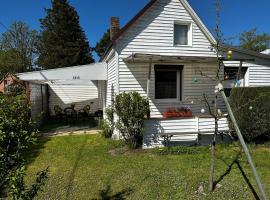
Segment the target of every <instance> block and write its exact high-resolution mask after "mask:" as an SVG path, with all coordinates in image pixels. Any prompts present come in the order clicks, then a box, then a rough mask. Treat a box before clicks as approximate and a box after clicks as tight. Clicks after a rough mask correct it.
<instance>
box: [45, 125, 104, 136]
mask: <svg viewBox="0 0 270 200" xmlns="http://www.w3.org/2000/svg"><path fill="white" fill-rule="evenodd" d="M99 131H100V130H99V129H98V128H97V127H94V128H89V127H87V126H86V127H70V126H63V127H59V128H57V129H56V130H55V131H52V132H48V133H40V134H41V135H42V136H45V137H55V136H67V135H92V134H99Z"/></svg>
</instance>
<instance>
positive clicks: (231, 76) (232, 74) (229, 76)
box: [224, 67, 247, 80]
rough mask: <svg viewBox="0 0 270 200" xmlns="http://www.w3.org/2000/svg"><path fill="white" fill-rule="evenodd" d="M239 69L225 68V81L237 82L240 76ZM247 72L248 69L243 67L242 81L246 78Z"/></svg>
mask: <svg viewBox="0 0 270 200" xmlns="http://www.w3.org/2000/svg"><path fill="white" fill-rule="evenodd" d="M238 70H239V68H238V67H225V69H224V79H225V80H236V79H237V75H238ZM246 72H247V67H242V70H241V74H240V76H241V79H242V78H244V77H245V74H246Z"/></svg>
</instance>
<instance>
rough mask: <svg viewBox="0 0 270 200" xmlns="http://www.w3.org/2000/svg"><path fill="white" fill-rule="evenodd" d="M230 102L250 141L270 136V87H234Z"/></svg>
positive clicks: (244, 133) (244, 134)
mask: <svg viewBox="0 0 270 200" xmlns="http://www.w3.org/2000/svg"><path fill="white" fill-rule="evenodd" d="M230 104H231V107H232V110H233V112H234V115H235V118H236V120H237V122H238V125H239V128H240V130H241V132H242V134H243V136H244V138H245V139H246V140H247V141H248V142H252V141H255V140H256V139H258V138H262V137H263V138H265V137H269V136H270V87H250V88H234V89H233V90H232V92H231V96H230Z"/></svg>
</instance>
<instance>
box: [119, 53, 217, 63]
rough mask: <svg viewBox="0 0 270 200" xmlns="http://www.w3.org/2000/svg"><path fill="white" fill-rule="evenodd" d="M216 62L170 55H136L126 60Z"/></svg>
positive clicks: (208, 58)
mask: <svg viewBox="0 0 270 200" xmlns="http://www.w3.org/2000/svg"><path fill="white" fill-rule="evenodd" d="M149 60H151V61H152V62H167V63H168V62H172V63H173V62H179V61H181V62H216V60H217V58H216V57H203V56H200V57H199V56H170V55H156V54H143V53H135V54H132V55H130V56H128V57H126V58H124V61H125V62H127V63H133V62H149Z"/></svg>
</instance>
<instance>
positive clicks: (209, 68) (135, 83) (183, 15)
mask: <svg viewBox="0 0 270 200" xmlns="http://www.w3.org/2000/svg"><path fill="white" fill-rule="evenodd" d="M118 30H119V20H118V18H112V19H111V40H112V45H111V46H110V48H109V50H108V51H107V53H106V55H105V56H104V58H103V59H102V61H103V62H106V63H107V73H108V74H107V89H106V105H105V106H106V108H108V107H110V106H111V105H112V99H113V97H114V95H115V94H119V93H122V92H131V91H137V92H139V93H140V94H141V95H142V96H144V97H148V98H149V100H150V109H151V113H150V116H151V118H150V119H149V120H146V122H145V128H146V131H145V138H144V147H145V148H146V147H153V146H160V145H163V139H162V138H161V137H159V135H158V134H162V133H166V134H168V133H171V135H174V136H173V137H172V138H171V140H172V141H175V142H184V143H191V144H192V143H200V144H201V143H204V137H202V136H205V138H207V137H209V134H210V136H211V135H212V134H213V133H214V119H213V118H210V117H209V116H207V114H202V113H201V110H202V109H203V108H204V109H205V110H207V108H206V107H205V105H204V103H203V101H199V99H201V100H202V95H203V94H204V93H205V94H207V95H208V97H209V99H210V100H211V99H213V98H214V87H215V82H213V81H211V80H209V78H206V77H204V76H201V72H203V73H204V74H207V75H208V76H212V77H213V76H215V73H216V69H217V61H216V53H215V49H214V48H212V46H213V44H215V42H216V41H215V39H214V37H213V36H212V34H211V33H210V31H209V30H208V29H207V28H206V26H205V25H204V24H203V22H202V21H201V20H200V18H199V17H198V16H197V14H196V13H195V12H194V10H193V9H192V8H191V6H190V5H189V4H188V2H187V1H186V0H151V1H150V2H149V3H148V4H147V5H146V6H145V7H144V8H143V9H142V10H141V11H140V12H139V13H138V14H137V15H136V16H135V17H134V18H133V19H132V20H131V21H130V22H129V23H128V24H127V25H125V26H124V27H123V28H122V29H120V31H118ZM222 48H223V50H224V55H223V56H225V55H226V52H227V51H228V50H229V49H230V50H232V51H233V58H238V59H239V58H241V59H254V60H252V61H249V62H246V61H245V60H244V61H240V60H239V61H226V62H224V66H225V67H223V68H222V69H221V71H220V75H221V77H224V74H225V75H226V78H227V80H226V81H229V80H230V79H232V78H233V77H234V76H235V74H236V72H237V70H238V68H239V65H240V62H241V63H242V65H243V68H242V77H243V79H242V81H241V85H242V86H270V55H265V54H260V53H256V52H252V51H247V50H240V49H236V48H231V47H222ZM225 85H226V87H227V88H228V89H230V88H231V87H232V85H231V83H230V82H227V84H225ZM182 106H189V107H190V108H191V109H192V112H193V114H194V116H195V117H192V118H184V119H181V118H179V119H164V118H163V112H164V111H165V110H166V109H168V108H169V107H175V108H179V107H182ZM218 106H219V108H221V109H222V110H223V111H225V106H224V103H223V101H222V99H221V98H219V101H218ZM219 128H220V130H224V131H227V130H228V124H227V120H226V119H225V118H224V119H221V120H220V122H219ZM205 134H207V135H205ZM114 137H116V138H119V135H118V133H117V131H116V132H115V135H114Z"/></svg>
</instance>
